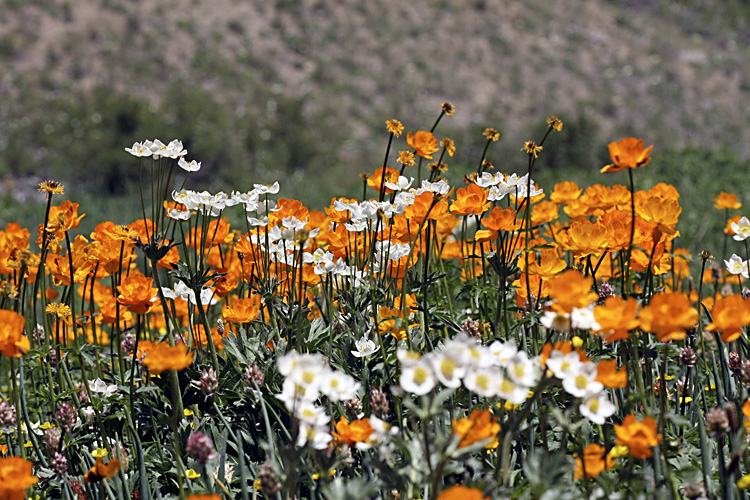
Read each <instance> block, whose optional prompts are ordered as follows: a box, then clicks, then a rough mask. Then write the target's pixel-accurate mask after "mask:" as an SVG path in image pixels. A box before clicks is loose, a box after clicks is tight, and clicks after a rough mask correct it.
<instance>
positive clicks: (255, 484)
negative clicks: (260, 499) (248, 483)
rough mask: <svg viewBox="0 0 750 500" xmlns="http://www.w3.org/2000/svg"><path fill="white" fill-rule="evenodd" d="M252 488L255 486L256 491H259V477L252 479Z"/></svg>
mask: <svg viewBox="0 0 750 500" xmlns="http://www.w3.org/2000/svg"><path fill="white" fill-rule="evenodd" d="M253 488H255V490H256V491H260V488H261V483H260V478H258V479H256V480H255V481H253Z"/></svg>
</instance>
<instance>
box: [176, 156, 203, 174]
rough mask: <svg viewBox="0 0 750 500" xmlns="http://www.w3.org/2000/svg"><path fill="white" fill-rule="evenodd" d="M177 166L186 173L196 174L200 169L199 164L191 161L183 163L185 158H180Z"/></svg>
mask: <svg viewBox="0 0 750 500" xmlns="http://www.w3.org/2000/svg"><path fill="white" fill-rule="evenodd" d="M177 165H179V166H180V168H182V169H183V170H186V171H188V172H197V171H198V170H200V169H201V164H200V162H197V161H195V160H192V161H191V162H189V163H188V162H187V161H185V158H180V159H179V161H178V162H177Z"/></svg>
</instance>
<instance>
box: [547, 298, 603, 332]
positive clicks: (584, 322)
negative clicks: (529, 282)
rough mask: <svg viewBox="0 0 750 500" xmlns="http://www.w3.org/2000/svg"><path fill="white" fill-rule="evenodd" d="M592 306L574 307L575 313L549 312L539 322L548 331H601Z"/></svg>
mask: <svg viewBox="0 0 750 500" xmlns="http://www.w3.org/2000/svg"><path fill="white" fill-rule="evenodd" d="M595 305H596V304H591V305H589V306H588V307H582V308H577V307H574V308H573V311H571V312H569V313H561V312H557V311H552V310H547V311H545V312H544V315H543V316H541V317H540V318H539V322H540V323H541V324H542V325H544V326H545V327H546V328H548V329H553V330H560V331H570V330H571V329H576V328H578V329H581V330H593V331H598V330H601V326H600V325H599V323H598V322H597V321H596V318H595V317H594V306H595Z"/></svg>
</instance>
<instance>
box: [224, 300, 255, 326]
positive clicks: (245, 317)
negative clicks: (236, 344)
mask: <svg viewBox="0 0 750 500" xmlns="http://www.w3.org/2000/svg"><path fill="white" fill-rule="evenodd" d="M258 314H260V295H251V296H250V297H248V298H246V299H236V300H234V301H233V302H232V304H231V305H227V306H226V307H224V320H225V321H228V322H230V323H239V324H242V323H249V322H250V321H252V320H254V319H255V318H257V317H258Z"/></svg>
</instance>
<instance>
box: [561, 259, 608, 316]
mask: <svg viewBox="0 0 750 500" xmlns="http://www.w3.org/2000/svg"><path fill="white" fill-rule="evenodd" d="M593 286H594V280H593V278H591V277H588V276H584V275H583V274H581V273H580V271H576V270H575V269H569V270H567V271H565V272H564V273H562V274H560V275H559V276H556V277H554V278H552V279H550V280H549V296H550V298H551V299H554V302H553V303H552V309H553V310H555V311H557V312H562V313H569V312H572V311H573V308H577V309H582V308H584V307H586V306H588V305H589V304H591V303H592V302H595V301H596V300H598V299H599V295H598V294H597V293H596V292H592V291H591V287H593Z"/></svg>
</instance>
